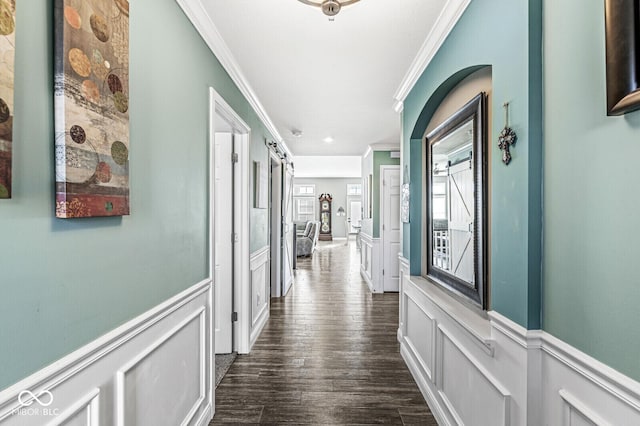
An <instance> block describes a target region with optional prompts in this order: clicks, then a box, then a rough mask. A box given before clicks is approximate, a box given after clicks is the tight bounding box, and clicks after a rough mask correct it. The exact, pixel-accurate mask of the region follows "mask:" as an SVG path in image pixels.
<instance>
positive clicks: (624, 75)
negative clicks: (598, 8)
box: [605, 0, 640, 115]
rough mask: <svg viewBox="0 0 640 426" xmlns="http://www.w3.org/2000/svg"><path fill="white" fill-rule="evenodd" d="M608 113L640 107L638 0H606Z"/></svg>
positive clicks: (626, 111)
mask: <svg viewBox="0 0 640 426" xmlns="http://www.w3.org/2000/svg"><path fill="white" fill-rule="evenodd" d="M605 34H606V47H607V115H622V114H626V113H628V112H631V111H635V110H638V109H640V67H639V66H638V64H640V2H638V0H605Z"/></svg>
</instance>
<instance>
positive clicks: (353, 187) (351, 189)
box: [347, 183, 362, 195]
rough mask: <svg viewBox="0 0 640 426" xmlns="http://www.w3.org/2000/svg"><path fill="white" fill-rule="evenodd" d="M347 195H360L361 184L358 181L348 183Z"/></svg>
mask: <svg viewBox="0 0 640 426" xmlns="http://www.w3.org/2000/svg"><path fill="white" fill-rule="evenodd" d="M347 195H362V185H361V184H359V183H348V184H347Z"/></svg>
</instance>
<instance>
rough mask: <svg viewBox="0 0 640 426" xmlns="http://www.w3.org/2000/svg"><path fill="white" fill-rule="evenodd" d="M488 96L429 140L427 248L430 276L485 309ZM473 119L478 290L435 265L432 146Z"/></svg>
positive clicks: (459, 113)
mask: <svg viewBox="0 0 640 426" xmlns="http://www.w3.org/2000/svg"><path fill="white" fill-rule="evenodd" d="M486 108H487V95H486V94H485V93H484V92H483V93H480V94H478V95H477V96H476V97H475V98H473V99H472V100H471V101H470V102H469V103H467V104H466V105H465V106H464V107H462V108H461V109H460V110H458V111H457V112H456V113H455V114H453V115H452V116H451V117H450V118H449V119H447V121H445V122H444V123H442V124H441V125H440V126H438V127H437V128H436V129H434V130H433V131H432V132H431V133H429V134H428V135H427V137H426V145H425V146H426V150H425V151H426V156H427V157H426V164H427V171H426V173H427V175H426V178H427V179H426V187H427V196H426V197H425V198H426V201H425V202H426V212H427V214H426V217H427V247H426V250H425V252H426V256H427V259H426V262H425V264H426V275H427V277H428V278H430V279H432V280H433V281H435V282H437V283H438V284H440V285H442V286H443V287H445V288H448V289H449V290H452V291H453V292H454V293H458V294H461V295H462V296H464V297H466V298H467V299H469V300H470V301H471V302H473V303H474V304H476V305H478V306H479V307H481V308H482V309H487V308H488V306H487V305H488V303H487V302H488V298H487V294H488V291H487V256H486V253H487V220H488V218H487V173H488V170H487V145H488V143H487V141H488V139H487V113H486ZM469 120H473V122H474V123H473V154H472V161H473V166H474V170H473V172H474V177H473V180H474V210H475V212H474V215H475V216H474V221H473V244H474V254H475V255H474V263H475V264H474V281H475V287H471V286H470V285H469V284H468V283H466V282H464V281H462V280H461V279H460V278H458V277H456V276H454V275H452V274H450V273H448V272H446V271H444V270H443V269H440V268H438V267H436V266H434V264H433V210H432V208H431V205H430V204H431V200H432V199H433V187H432V183H433V182H432V181H433V179H432V178H431V176H432V175H433V170H432V169H433V163H432V161H431V157H432V146H433V144H434V143H436V142H438V141H440V140H442V139H444V138H445V137H447V135H449V134H450V133H451V132H453V131H454V130H456V129H457V128H459V127H460V126H462V125H464V124H465V123H468V122H469Z"/></svg>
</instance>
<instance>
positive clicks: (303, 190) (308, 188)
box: [293, 184, 316, 197]
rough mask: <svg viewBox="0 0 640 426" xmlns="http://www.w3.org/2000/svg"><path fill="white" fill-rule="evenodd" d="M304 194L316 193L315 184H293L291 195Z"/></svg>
mask: <svg viewBox="0 0 640 426" xmlns="http://www.w3.org/2000/svg"><path fill="white" fill-rule="evenodd" d="M299 195H306V196H314V195H316V186H315V185H313V184H309V185H301V184H296V185H293V196H294V197H296V196H299Z"/></svg>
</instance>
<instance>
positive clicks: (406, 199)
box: [400, 165, 411, 223]
mask: <svg viewBox="0 0 640 426" xmlns="http://www.w3.org/2000/svg"><path fill="white" fill-rule="evenodd" d="M403 182H404V183H403V184H402V190H401V192H400V219H401V220H402V223H409V204H410V201H411V187H410V185H409V168H408V167H407V166H406V165H405V166H404V174H403Z"/></svg>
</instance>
